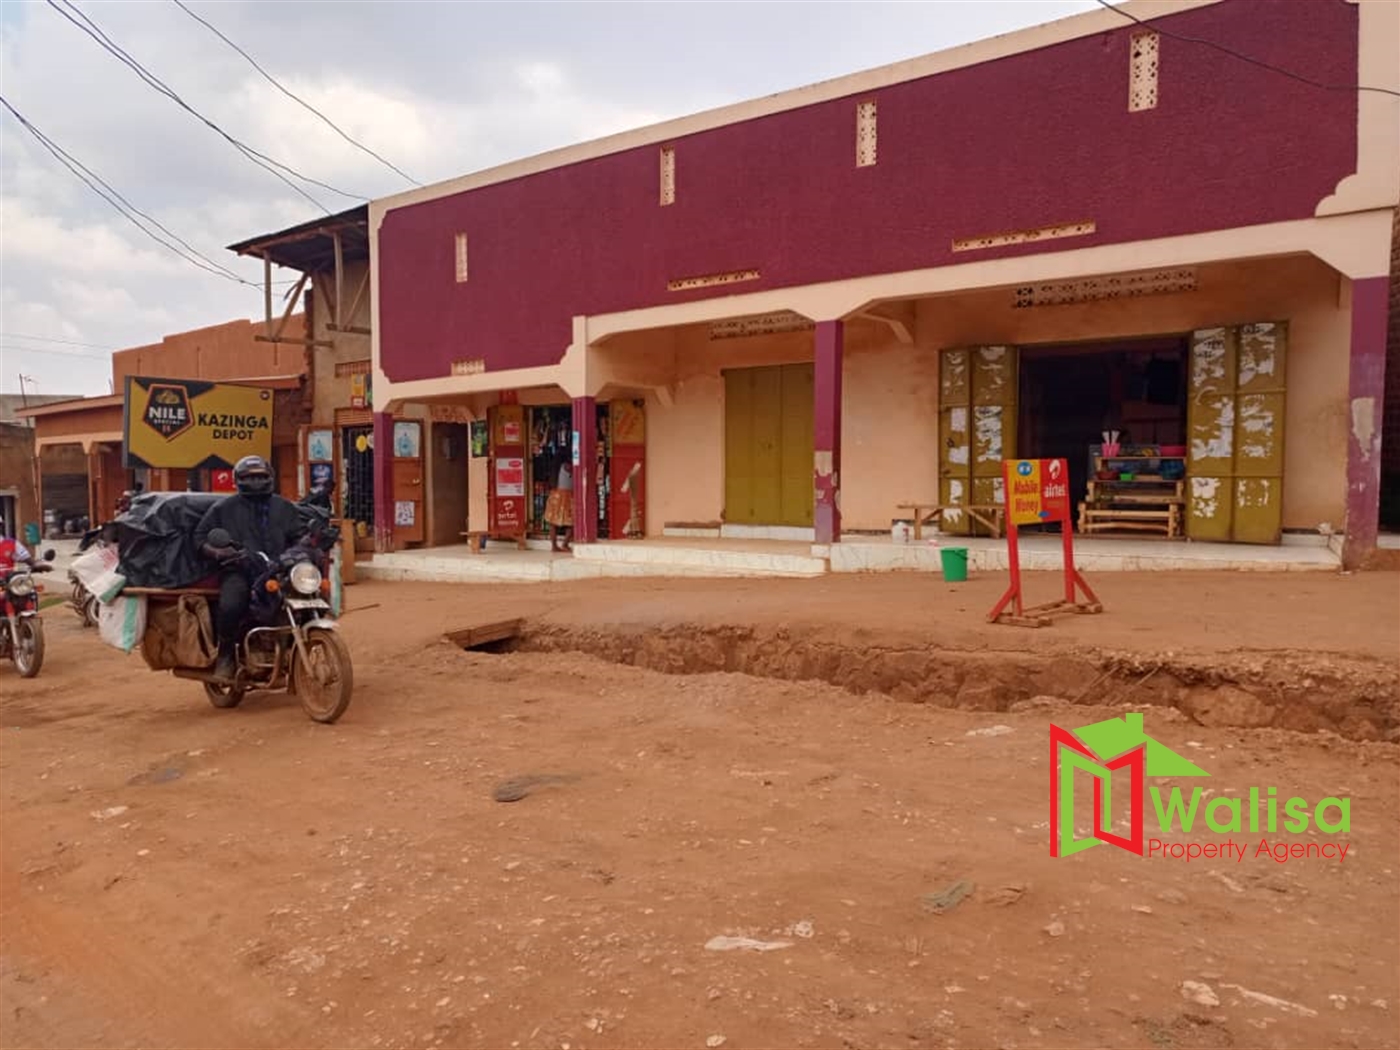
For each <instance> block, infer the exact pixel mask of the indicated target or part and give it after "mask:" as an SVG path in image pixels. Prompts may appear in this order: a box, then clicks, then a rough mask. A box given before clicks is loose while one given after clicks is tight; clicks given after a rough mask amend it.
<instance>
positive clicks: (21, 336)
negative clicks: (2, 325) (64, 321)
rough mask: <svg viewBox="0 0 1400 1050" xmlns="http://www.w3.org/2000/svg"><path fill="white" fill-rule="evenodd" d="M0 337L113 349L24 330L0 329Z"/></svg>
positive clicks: (104, 345)
mask: <svg viewBox="0 0 1400 1050" xmlns="http://www.w3.org/2000/svg"><path fill="white" fill-rule="evenodd" d="M0 339H33V340H36V341H37V342H40V343H63V344H64V345H65V346H90V347H92V348H93V349H94V350H115V349H117V348H116V347H114V346H107V345H106V344H105V343H84V342H80V341H78V340H77V339H55V338H54V337H53V336H51V335H29V334H28V333H26V332H3V331H0Z"/></svg>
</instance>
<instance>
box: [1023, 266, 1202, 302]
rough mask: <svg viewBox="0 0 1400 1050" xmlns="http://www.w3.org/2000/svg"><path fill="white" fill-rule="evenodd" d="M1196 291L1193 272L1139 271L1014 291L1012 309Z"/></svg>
mask: <svg viewBox="0 0 1400 1050" xmlns="http://www.w3.org/2000/svg"><path fill="white" fill-rule="evenodd" d="M1195 290H1196V271H1195V270H1194V269H1190V268H1187V269H1176V270H1139V271H1137V272H1135V273H1120V274H1114V275H1113V276H1111V277H1086V278H1084V279H1083V280H1080V281H1049V282H1046V283H1045V284H1028V285H1025V286H1024V287H1021V288H1017V289H1016V295H1015V299H1014V305H1015V306H1016V307H1018V308H1025V307H1028V306H1063V305H1066V304H1069V303H1089V302H1095V301H1098V300H1101V299H1135V298H1137V297H1138V296H1143V295H1167V294H1169V293H1172V292H1193V291H1195Z"/></svg>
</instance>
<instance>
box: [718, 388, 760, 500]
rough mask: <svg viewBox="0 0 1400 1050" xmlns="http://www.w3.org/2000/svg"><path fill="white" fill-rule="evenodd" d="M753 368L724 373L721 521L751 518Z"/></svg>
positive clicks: (752, 483) (752, 481)
mask: <svg viewBox="0 0 1400 1050" xmlns="http://www.w3.org/2000/svg"><path fill="white" fill-rule="evenodd" d="M753 448H754V435H753V371H752V370H751V369H748V368H737V369H730V370H729V371H726V372H725V373H724V520H725V521H726V522H729V523H730V524H733V525H751V524H753V521H754V506H753V486H754V478H753V472H754V463H753Z"/></svg>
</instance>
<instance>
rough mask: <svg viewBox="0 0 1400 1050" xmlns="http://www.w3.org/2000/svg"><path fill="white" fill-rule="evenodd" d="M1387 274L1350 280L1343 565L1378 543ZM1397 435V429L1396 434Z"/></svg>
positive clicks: (1356, 561) (1352, 565)
mask: <svg viewBox="0 0 1400 1050" xmlns="http://www.w3.org/2000/svg"><path fill="white" fill-rule="evenodd" d="M1389 294H1390V288H1389V279H1388V278H1386V277H1363V278H1361V279H1360V280H1355V281H1352V282H1351V370H1350V381H1349V390H1348V393H1347V400H1348V405H1349V411H1348V412H1347V521H1346V530H1347V532H1346V542H1345V543H1344V544H1343V546H1342V565H1343V567H1344V568H1347V569H1356V568H1360V567H1361V565H1362V563H1363V562H1365V561H1366V559H1367V558H1368V557H1370V555H1371V554H1372V552H1374V551H1375V549H1376V530H1377V528H1378V526H1379V524H1380V498H1381V410H1382V408H1383V406H1384V404H1385V333H1386V318H1387V314H1388V310H1389V303H1388V298H1389ZM1396 436H1397V437H1400V435H1396Z"/></svg>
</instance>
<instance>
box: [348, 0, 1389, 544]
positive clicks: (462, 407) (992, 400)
mask: <svg viewBox="0 0 1400 1050" xmlns="http://www.w3.org/2000/svg"><path fill="white" fill-rule="evenodd" d="M1126 16H1132V18H1136V19H1138V20H1140V21H1139V22H1134V21H1132V20H1131V19H1130V18H1129V17H1126ZM1144 22H1145V23H1147V24H1142V23H1144ZM1187 38H1193V39H1194V40H1197V41H1199V40H1206V41H1211V42H1213V43H1215V44H1218V45H1219V46H1220V48H1227V49H1230V50H1233V51H1237V52H1239V53H1241V54H1244V55H1248V56H1251V57H1253V58H1255V59H1257V60H1258V61H1257V62H1247V61H1243V60H1240V59H1238V58H1234V57H1231V56H1230V55H1228V54H1226V53H1225V52H1223V51H1221V50H1219V49H1218V48H1212V47H1209V46H1205V45H1202V44H1200V43H1196V42H1192V40H1190V39H1187ZM1397 42H1400V5H1396V4H1394V3H1390V2H1387V0H1360V2H1359V3H1337V4H1326V5H1314V4H1295V3H1288V2H1275V0H1181V2H1172V3H1166V2H1161V0H1136V2H1132V3H1128V4H1125V5H1123V6H1122V7H1120V8H1119V9H1118V10H1116V11H1115V10H1098V11H1092V12H1089V13H1087V14H1083V15H1079V16H1075V17H1073V18H1068V19H1064V20H1061V21H1058V22H1054V23H1050V24H1047V25H1043V26H1038V27H1035V28H1032V29H1027V30H1025V31H1022V32H1018V33H1013V34H1009V35H1005V36H1001V37H997V38H994V39H991V40H986V41H981V42H978V43H974V44H970V45H967V46H965V47H960V48H955V49H952V50H949V51H945V52H940V53H938V54H934V55H930V56H926V57H924V58H920V59H915V60H911V61H909V62H904V63H900V64H897V65H894V66H889V67H885V68H882V69H877V70H872V71H869V72H865V73H859V74H855V75H853V76H849V77H843V78H840V79H837V80H833V81H828V82H825V83H822V84H819V85H815V86H812V87H808V88H802V89H799V90H796V91H792V92H788V93H785V94H780V95H775V96H771V97H768V98H764V99H761V100H756V101H753V102H749V103H743V104H740V105H736V106H731V107H727V108H725V109H721V110H716V111H712V112H709V113H703V114H700V115H697V116H694V117H689V118H685V119H682V120H677V121H672V122H669V123H666V124H662V125H658V126H655V127H651V128H646V129H642V130H640V131H637V132H632V133H628V134H624V135H618V136H614V137H612V138H608V139H604V140H600V141H597V142H592V143H587V144H583V145H579V146H575V147H570V148H568V149H564V150H559V151H556V152H553V153H549V154H544V155H541V156H539V157H535V158H531V159H528V160H524V161H520V162H518V163H514V164H509V165H506V166H504V167H501V168H497V169H493V170H490V171H486V172H482V173H480V174H477V175H471V176H466V177H463V178H460V179H456V180H452V181H450V182H446V183H442V184H439V185H435V186H431V187H427V188H425V189H421V190H415V191H413V192H410V193H405V194H401V195H398V196H395V197H391V198H386V199H384V200H379V201H375V202H372V203H371V204H370V206H369V209H368V227H369V234H370V275H371V276H370V289H371V295H372V301H373V304H374V310H375V314H374V316H375V321H374V324H373V326H372V328H373V331H372V333H371V334H370V336H369V342H370V348H371V360H372V371H373V389H374V396H375V404H374V408H373V437H374V442H373V450H374V472H375V501H376V504H377V506H376V521H377V522H379V529H378V535H377V542H378V545H379V549H381V550H392V549H393V548H394V547H395V546H399V545H402V544H401V542H400V541H401V539H402V537H401V535H400V534H398V533H397V532H396V530H394V529H392V528H391V527H388V526H387V523H388V522H391V521H394V520H395V515H396V514H399V513H400V512H401V511H402V508H403V503H404V502H405V501H400V500H399V499H398V492H397V491H396V489H395V485H396V484H397V483H398V482H399V480H400V478H401V476H402V475H403V474H404V473H405V472H409V473H411V472H412V464H411V457H401V456H399V455H398V453H399V452H400V451H402V450H403V449H405V448H407V447H408V446H406V445H401V444H400V443H398V442H395V440H394V435H395V428H396V427H398V426H400V425H401V422H402V420H404V419H405V418H419V419H424V420H427V421H428V422H429V423H431V422H432V421H433V420H434V418H442V419H447V418H453V419H460V420H465V421H467V422H468V423H469V424H475V423H484V424H486V426H485V432H486V436H487V440H486V445H485V448H484V449H481V451H484V452H485V453H486V455H485V456H482V457H480V458H471V459H469V462H468V465H467V469H466V470H465V471H459V470H453V471H448V472H436V473H435V472H434V471H431V470H429V471H424V472H420V473H418V474H416V475H414V476H416V477H420V478H424V479H425V484H426V486H427V488H426V492H425V494H424V495H423V497H422V499H423V501H425V502H426V503H427V504H428V505H429V506H430V507H431V506H432V505H433V504H434V503H435V502H436V501H437V500H438V499H439V498H440V495H441V494H440V493H439V491H438V490H439V489H442V490H443V491H447V490H448V489H451V490H452V492H453V493H454V494H455V493H456V492H457V490H458V489H459V488H461V487H465V489H466V495H467V497H468V498H467V500H466V502H467V506H468V514H467V522H466V525H465V529H464V530H463V531H489V532H493V533H501V534H512V533H515V532H518V531H521V530H526V531H528V530H529V528H530V525H531V522H532V520H533V518H534V516H535V515H536V513H537V504H538V502H539V499H540V496H541V491H540V486H543V487H544V488H545V489H547V488H548V487H549V486H550V485H551V484H552V481H551V479H552V477H553V476H554V474H555V471H556V469H557V465H558V463H559V462H560V461H561V460H562V459H563V458H564V457H563V455H562V451H563V448H562V447H561V446H565V447H567V451H568V456H567V459H568V462H569V463H570V464H571V465H572V466H573V468H574V469H573V476H574V489H573V492H574V517H575V521H576V530H577V538H578V540H579V541H580V542H589V541H593V540H597V539H601V538H604V537H605V536H606V537H607V538H614V537H620V536H624V535H626V534H628V533H629V532H633V533H640V534H643V535H647V536H657V535H664V534H667V533H672V534H676V533H679V534H692V533H696V532H700V533H719V534H721V535H730V536H755V537H774V538H792V539H810V540H811V541H812V542H814V543H815V544H817V545H819V546H824V547H829V545H831V544H835V543H839V542H840V541H841V539H842V536H843V535H847V536H849V535H851V534H853V533H862V532H871V533H875V532H880V533H885V534H888V531H889V529H890V525H891V521H892V519H895V518H899V517H900V516H901V511H900V505H901V504H903V503H910V502H921V503H923V504H924V505H926V506H927V505H931V504H932V505H940V506H942V507H944V508H945V513H944V518H943V521H944V527H945V528H949V529H953V530H958V529H963V530H966V529H974V530H975V529H977V528H979V527H980V526H977V525H976V523H975V521H974V520H973V519H972V518H971V517H970V516H969V515H967V514H959V513H958V511H957V508H959V507H967V508H972V507H986V508H995V507H997V506H998V505H1000V504H1001V502H1002V500H1003V494H1002V492H1001V490H1000V481H999V475H1000V469H1001V467H1000V464H1001V461H1002V460H1003V459H1004V458H1010V457H1036V456H1065V457H1066V458H1068V459H1069V461H1070V464H1071V474H1072V481H1073V485H1074V489H1075V492H1074V498H1075V499H1076V501H1077V502H1078V503H1081V504H1083V505H1084V512H1085V513H1084V518H1085V520H1086V521H1087V522H1088V523H1089V524H1091V525H1095V526H1099V527H1102V528H1103V529H1105V530H1111V531H1115V532H1116V531H1122V530H1124V529H1128V528H1134V527H1136V529H1138V530H1151V531H1154V532H1158V533H1160V534H1162V535H1163V536H1165V537H1170V538H1172V539H1182V540H1186V539H1195V540H1213V541H1226V542H1238V543H1251V544H1277V543H1279V542H1280V541H1281V540H1282V538H1283V537H1284V535H1285V534H1286V533H1289V532H1298V533H1306V534H1309V535H1312V536H1317V535H1319V534H1331V533H1336V534H1345V553H1344V557H1345V560H1346V561H1347V562H1348V563H1349V564H1359V563H1360V562H1361V561H1363V560H1364V559H1365V558H1366V557H1367V555H1368V553H1369V552H1370V551H1371V550H1373V549H1374V547H1375V543H1376V532H1377V523H1378V506H1379V500H1380V490H1381V427H1382V407H1383V402H1384V386H1385V383H1384V374H1385V352H1386V350H1385V348H1386V326H1387V309H1388V297H1389V294H1390V293H1389V288H1390V256H1391V245H1392V230H1393V224H1394V219H1395V210H1396V206H1397V201H1400V99H1397V98H1396V97H1394V95H1393V94H1385V93H1384V92H1382V91H1365V92H1359V91H1352V90H1327V89H1325V88H1319V87H1316V86H1313V85H1309V84H1307V83H1303V82H1301V81H1300V80H1298V79H1296V78H1295V77H1290V76H1287V75H1284V74H1281V73H1279V72H1277V71H1276V70H1285V71H1287V72H1291V73H1294V74H1297V75H1298V76H1300V77H1303V78H1307V79H1311V80H1314V81H1318V82H1321V83H1324V84H1345V85H1353V84H1361V85H1366V86H1368V87H1375V88H1382V89H1386V90H1388V91H1390V92H1392V93H1393V92H1396V91H1400V43H1397ZM1259 63H1264V65H1260V64H1259ZM1267 67H1274V68H1267ZM620 406H621V407H620ZM604 407H605V408H606V412H603V411H600V409H601V408H604ZM566 411H567V424H568V427H567V440H565V430H564V424H565V422H566ZM619 413H621V416H622V417H625V419H626V420H627V422H626V428H627V429H626V434H625V437H626V440H624V435H622V434H619V428H618V426H617V420H618V418H619ZM459 425H460V424H459ZM1115 437H1116V439H1117V442H1118V444H1119V446H1120V447H1119V449H1118V450H1117V452H1116V453H1115V454H1111V455H1109V456H1107V457H1105V456H1104V455H1103V453H1104V449H1103V448H1102V446H1103V445H1104V444H1105V441H1106V440H1108V441H1110V442H1111V441H1112V440H1113V439H1114V438H1115ZM428 439H429V438H428V435H424V440H425V441H426V440H428ZM1109 451H1110V452H1112V450H1111V449H1110V450H1109ZM585 466H587V469H584V468H585ZM464 475H465V476H464ZM541 475H543V476H541ZM1110 475H1111V477H1110ZM624 483H626V487H625V489H624ZM629 497H630V498H631V499H635V500H637V501H638V506H637V508H636V509H635V510H633V509H632V508H631V507H630V506H628V503H627V500H628V498H629ZM455 498H456V496H455V495H454V499H455ZM947 508H951V511H949V510H948V509H947ZM992 517H993V518H995V514H993V515H992ZM619 521H621V525H619ZM605 530H606V531H605ZM435 533H436V538H437V539H438V540H439V541H441V540H442V539H444V538H446V539H451V538H453V537H451V530H450V529H447V528H441V529H438V530H435Z"/></svg>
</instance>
